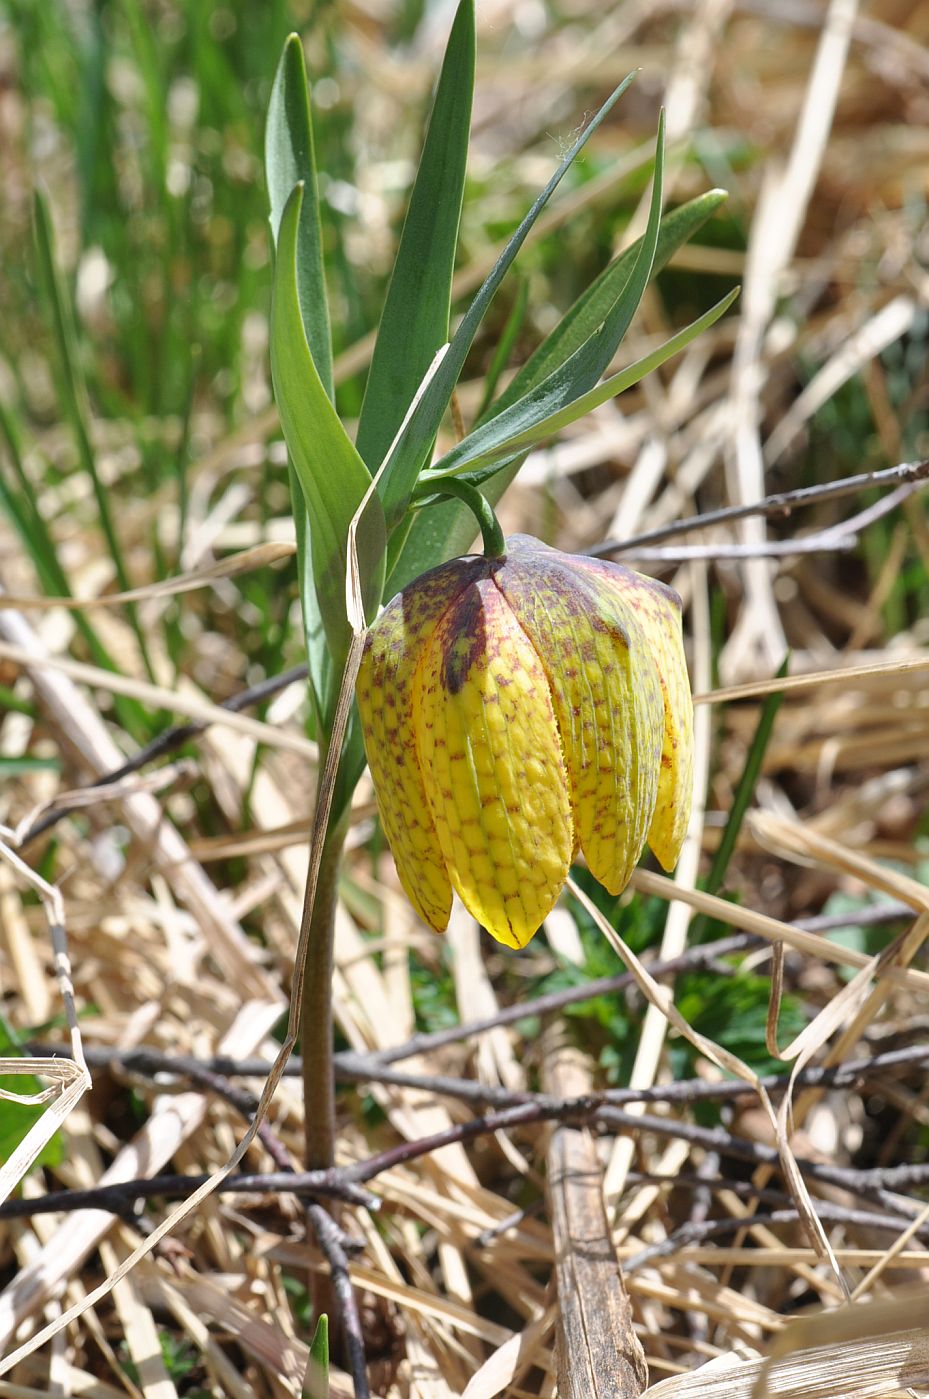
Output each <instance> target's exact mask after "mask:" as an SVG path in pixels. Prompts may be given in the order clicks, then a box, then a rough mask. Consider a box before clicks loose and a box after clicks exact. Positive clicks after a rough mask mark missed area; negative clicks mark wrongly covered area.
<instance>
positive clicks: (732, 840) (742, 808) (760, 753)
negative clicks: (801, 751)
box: [703, 654, 790, 894]
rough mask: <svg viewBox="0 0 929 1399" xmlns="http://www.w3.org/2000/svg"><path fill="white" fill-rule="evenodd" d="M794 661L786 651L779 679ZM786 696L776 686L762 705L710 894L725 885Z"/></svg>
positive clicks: (708, 889)
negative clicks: (776, 720)
mask: <svg viewBox="0 0 929 1399" xmlns="http://www.w3.org/2000/svg"><path fill="white" fill-rule="evenodd" d="M789 665H790V655H789V654H788V655H786V656H785V657H784V659H783V661H782V662H781V664H780V667H779V668H778V672H777V674H778V679H782V678H783V677H784V676H785V675H786V674H787V670H788V668H789ZM783 700H784V691H783V690H775V691H774V692H773V693H772V694H770V695H767V696H766V697H765V701H764V703H763V704H762V706H761V714H760V716H759V719H758V727H757V728H756V729H755V732H754V735H753V737H752V741H751V744H750V745H749V749H748V753H747V754H746V757H745V766H744V767H743V769H742V776H741V777H740V778H739V783H738V786H737V787H736V789H735V793H734V795H733V798H732V805H731V806H730V808H729V814H728V816H727V817H726V824H725V826H723V833H722V838H721V840H720V842H719V846H718V848H717V850H716V854H715V855H714V856H713V863H712V865H711V866H710V872H709V874H708V875H707V877H706V880H705V881H704V884H703V888H704V889H705V890H706V892H707V893H708V894H717V893H718V892H719V890H720V889H721V888H722V883H723V880H724V879H725V877H726V871H727V870H728V868H729V861H730V860H731V859H732V856H733V855H734V853H735V847H736V843H737V842H738V839H739V832H740V831H741V829H742V824H743V822H744V820H745V815H746V812H747V811H748V808H749V806H750V805H751V802H752V798H753V797H754V795H755V788H756V787H757V785H758V778H759V777H760V776H761V765H762V763H763V762H764V755H765V753H766V752H767V750H768V744H769V743H770V741H771V733H772V730H773V729H774V720H775V719H776V718H777V711H778V710H779V709H780V707H781V704H782V703H783Z"/></svg>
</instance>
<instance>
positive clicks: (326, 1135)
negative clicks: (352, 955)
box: [300, 817, 348, 1170]
mask: <svg viewBox="0 0 929 1399" xmlns="http://www.w3.org/2000/svg"><path fill="white" fill-rule="evenodd" d="M347 828H348V823H347V820H346V819H345V818H344V817H343V818H342V819H341V820H339V821H338V822H337V823H336V824H335V825H334V826H333V827H332V828H331V829H330V830H329V831H328V833H327V835H326V839H325V844H324V846H323V853H322V859H321V860H320V865H319V875H318V878H317V882H316V896H315V898H314V900H313V905H312V908H311V909H309V910H306V909H305V910H304V917H306V916H307V914H309V918H310V939H309V944H308V947H307V959H306V971H305V973H304V982H303V1000H302V1003H301V1007H300V1043H301V1053H302V1055H303V1113H304V1134H305V1143H306V1166H307V1169H308V1170H316V1169H318V1168H319V1169H325V1168H327V1167H329V1166H332V1165H334V1163H335V1071H334V1068H333V1062H332V972H333V943H334V940H335V914H336V907H337V905H338V901H339V868H340V865H341V861H342V847H343V846H344V844H345V834H346V830H347Z"/></svg>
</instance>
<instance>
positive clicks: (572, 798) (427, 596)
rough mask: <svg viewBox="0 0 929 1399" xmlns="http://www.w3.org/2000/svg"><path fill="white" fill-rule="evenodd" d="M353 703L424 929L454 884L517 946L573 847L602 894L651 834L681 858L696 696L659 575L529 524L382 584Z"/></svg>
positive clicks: (669, 596) (542, 909)
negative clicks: (380, 606)
mask: <svg viewBox="0 0 929 1399" xmlns="http://www.w3.org/2000/svg"><path fill="white" fill-rule="evenodd" d="M357 697H358V707H359V710H360V714H361V721H362V726H363V729H364V738H365V748H366V751H367V755H368V763H369V765H370V768H371V775H372V778H373V780H374V788H375V792H376V793H377V801H378V807H379V809H380V813H381V820H382V823H383V826H384V831H385V834H386V836H387V839H388V840H389V842H390V846H391V849H392V851H393V854H394V859H395V860H396V864H397V872H398V874H399V876H400V881H401V883H402V885H403V887H404V889H405V890H406V892H407V894H408V895H409V898H410V900H411V902H412V903H413V905H414V907H415V908H416V910H417V912H418V913H419V914H420V915H421V917H422V918H423V919H424V920H425V921H426V922H427V923H428V924H430V926H431V927H433V928H435V929H436V931H437V932H441V931H442V930H443V929H444V928H445V927H446V926H447V924H448V917H449V912H450V910H451V900H452V888H453V887H454V889H455V890H456V891H457V893H458V894H459V896H460V897H461V900H462V902H463V903H464V904H465V906H466V907H467V908H468V909H469V910H470V912H471V913H472V914H473V915H474V917H475V918H476V919H477V920H478V922H479V923H481V924H482V925H483V926H484V927H485V928H486V929H487V931H488V932H489V933H491V934H492V935H493V936H494V937H495V938H497V940H498V941H499V942H503V943H507V944H509V945H510V946H511V947H523V946H525V944H526V943H527V942H528V941H529V939H530V938H531V937H532V935H533V933H535V932H536V931H537V929H538V928H539V926H540V925H541V923H542V921H543V920H544V918H545V917H546V915H547V914H548V913H549V912H550V911H551V909H552V907H553V906H554V904H555V901H556V899H557V898H558V895H559V893H560V892H561V889H562V887H563V885H564V882H565V880H566V878H567V875H568V871H569V869H570V866H571V862H572V860H573V859H574V858H575V856H576V855H577V853H578V851H579V850H580V851H582V852H583V854H584V856H585V858H586V860H587V864H588V867H589V868H590V870H591V872H592V873H593V874H594V875H595V877H596V878H597V879H598V880H599V881H600V882H601V883H602V884H603V885H605V887H606V888H607V889H608V890H609V891H610V893H613V894H618V893H619V892H620V891H621V890H622V889H624V888H625V886H626V884H627V883H628V881H629V878H630V876H631V874H632V871H633V869H634V868H635V865H636V862H637V860H638V859H639V856H640V854H641V853H642V848H643V846H644V844H645V842H646V840H647V841H648V843H649V845H650V846H651V848H652V850H653V851H654V853H655V855H656V856H657V857H658V859H659V860H660V862H661V864H662V865H663V866H664V868H665V869H670V868H671V867H672V866H673V865H674V864H675V862H676V860H677V857H678V855H679V853H680V848H681V843H682V841H683V839H684V833H685V830H686V828H687V822H688V818H689V814H690V806H691V798H692V787H693V704H692V700H691V694H690V684H689V681H688V677H687V666H686V662H685V660H684V650H683V643H682V635H681V602H680V598H679V597H678V596H677V594H676V593H675V592H673V591H672V590H671V589H670V588H667V587H665V586H664V584H662V583H658V582H656V581H654V580H653V579H651V578H646V577H643V576H642V575H641V574H638V573H633V572H632V570H631V569H628V568H623V567H621V566H620V565H618V564H611V563H606V562H602V561H600V560H596V559H590V558H584V557H582V556H580V555H572V554H563V553H560V552H559V551H558V550H555V549H549V548H547V547H546V546H545V545H544V544H540V543H539V542H538V540H535V539H531V538H529V537H528V536H526V535H515V536H513V537H512V538H510V539H509V540H507V546H506V554H505V555H504V556H503V557H501V558H496V559H492V558H485V557H484V556H482V555H468V556H467V557H465V558H460V559H454V560H453V561H452V562H451V563H447V564H442V565H441V566H440V567H439V568H435V569H433V570H432V571H431V572H429V573H426V574H424V575H423V576H422V577H421V578H418V579H417V580H416V581H415V582H414V583H411V584H410V585H409V586H408V587H406V588H404V590H403V591H402V592H401V593H399V594H398V595H397V596H396V597H395V598H394V599H393V600H392V601H391V602H390V603H389V604H388V605H387V607H386V608H385V609H384V611H383V612H382V613H381V615H380V617H379V618H378V619H377V621H376V622H375V623H374V624H373V626H372V627H371V628H370V631H369V632H368V636H367V641H366V644H365V651H364V657H363V659H362V662H361V669H360V671H359V675H358V686H357Z"/></svg>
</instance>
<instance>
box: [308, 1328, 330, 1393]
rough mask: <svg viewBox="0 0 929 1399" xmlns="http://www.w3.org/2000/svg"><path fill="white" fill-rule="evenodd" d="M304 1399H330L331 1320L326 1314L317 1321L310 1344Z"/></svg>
mask: <svg viewBox="0 0 929 1399" xmlns="http://www.w3.org/2000/svg"><path fill="white" fill-rule="evenodd" d="M303 1399H329V1318H328V1316H327V1315H326V1313H325V1312H323V1314H322V1316H321V1317H320V1318H319V1321H317V1323H316V1330H315V1331H314V1332H313V1339H312V1341H311V1342H310V1358H309V1361H308V1363H307V1367H306V1379H305V1380H304V1381H303Z"/></svg>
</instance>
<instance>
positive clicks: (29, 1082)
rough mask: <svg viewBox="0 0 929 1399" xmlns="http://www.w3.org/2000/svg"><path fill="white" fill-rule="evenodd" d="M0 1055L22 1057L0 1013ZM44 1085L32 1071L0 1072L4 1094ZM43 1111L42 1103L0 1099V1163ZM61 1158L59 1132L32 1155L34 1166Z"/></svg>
mask: <svg viewBox="0 0 929 1399" xmlns="http://www.w3.org/2000/svg"><path fill="white" fill-rule="evenodd" d="M0 1055H2V1056H3V1057H4V1058H5V1059H19V1058H21V1057H22V1051H21V1049H20V1047H19V1040H18V1039H17V1037H16V1035H15V1034H14V1033H13V1031H12V1030H11V1028H10V1026H9V1025H8V1024H7V1022H6V1020H4V1018H3V1016H0ZM44 1086H45V1085H44V1084H42V1083H40V1082H39V1080H38V1079H37V1078H35V1077H34V1076H33V1075H32V1074H0V1088H3V1089H5V1090H6V1091H7V1092H8V1093H16V1094H32V1093H41V1092H42V1089H43V1087H44ZM45 1111H46V1109H45V1108H44V1107H43V1106H39V1105H36V1104H32V1103H14V1102H12V1101H11V1100H10V1099H9V1098H0V1164H2V1163H3V1162H4V1161H9V1159H10V1157H11V1156H12V1154H13V1152H14V1151H15V1150H16V1148H17V1147H18V1146H19V1144H20V1142H21V1141H22V1140H23V1138H24V1137H25V1135H26V1133H27V1132H28V1131H29V1129H30V1128H31V1127H32V1126H33V1125H34V1124H35V1123H36V1122H38V1120H39V1118H40V1117H41V1116H42V1114H43V1113H44V1112H45ZM63 1159H64V1149H63V1146H62V1140H61V1133H60V1132H56V1133H55V1135H54V1136H53V1137H52V1139H51V1140H50V1141H49V1142H48V1143H47V1144H46V1145H45V1146H44V1147H43V1148H42V1150H41V1152H40V1153H39V1155H38V1156H37V1157H36V1159H35V1162H34V1166H58V1165H60V1164H61V1162H62V1160H63Z"/></svg>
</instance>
